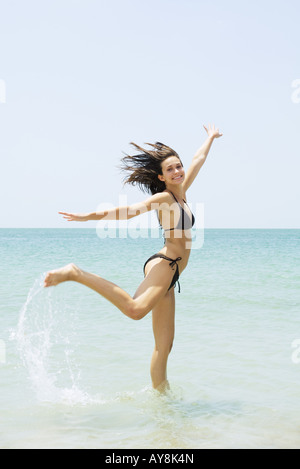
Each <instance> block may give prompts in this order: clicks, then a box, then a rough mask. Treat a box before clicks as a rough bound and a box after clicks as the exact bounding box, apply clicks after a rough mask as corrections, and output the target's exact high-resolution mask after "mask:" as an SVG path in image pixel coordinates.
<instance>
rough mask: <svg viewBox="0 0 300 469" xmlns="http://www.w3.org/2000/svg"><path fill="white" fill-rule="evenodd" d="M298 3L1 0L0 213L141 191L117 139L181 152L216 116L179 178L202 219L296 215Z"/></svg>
mask: <svg viewBox="0 0 300 469" xmlns="http://www.w3.org/2000/svg"><path fill="white" fill-rule="evenodd" d="M299 17H300V3H299V0H280V1H278V0H270V1H269V0H252V1H250V0H249V1H247V0H244V1H240V0H226V1H224V0H214V1H207V0H205V1H204V0H43V1H41V0H0V126H1V127H0V129H1V130H0V135H1V138H0V158H1V173H0V174H1V184H0V204H1V217H0V227H65V226H66V225H67V226H68V227H70V223H67V222H66V221H64V220H62V219H61V218H60V217H59V216H58V215H57V212H58V211H59V210H62V211H73V212H87V211H94V210H96V209H97V207H98V206H99V204H101V203H111V204H114V205H117V204H118V203H119V200H120V197H124V196H125V195H126V194H127V195H128V203H133V202H135V201H139V200H143V198H145V195H144V194H143V193H141V192H140V191H139V190H138V189H137V188H130V187H125V188H123V185H122V176H121V174H120V172H119V170H118V168H117V165H118V164H119V161H120V158H121V157H122V155H123V152H129V151H130V149H131V148H130V146H129V142H131V141H134V142H136V143H139V144H143V143H144V142H153V141H161V142H164V143H166V144H167V145H169V146H171V147H173V148H174V149H175V150H176V151H177V152H178V153H179V154H180V156H181V158H182V160H183V163H184V165H185V166H188V164H189V162H190V161H191V159H192V157H193V155H194V153H195V152H196V150H197V149H198V148H199V147H200V145H201V144H202V143H203V141H204V139H205V132H204V130H203V124H207V123H210V122H215V123H216V125H217V126H218V127H219V128H220V130H221V131H222V132H223V133H224V136H223V137H222V138H221V139H219V140H216V141H215V142H214V145H213V148H212V150H211V152H210V154H209V157H208V160H207V162H206V164H205V166H204V167H203V168H202V170H201V172H200V174H199V176H198V179H197V180H196V181H195V182H194V184H193V186H192V187H191V189H190V190H189V192H188V200H189V202H190V203H191V205H192V206H195V205H196V204H197V203H203V204H204V210H205V226H206V227H207V228H300V213H299V201H300V184H299V175H300V126H299V124H300V102H299V101H300V99H298V98H300V81H299V79H300V50H299V44H300V28H299ZM295 80H298V82H297V81H295ZM293 86H294V87H293ZM93 223H95V222H90V224H89V227H93V226H94V225H93ZM74 226H75V227H82V225H78V224H75V225H74Z"/></svg>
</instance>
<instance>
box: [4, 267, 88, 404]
mask: <svg viewBox="0 0 300 469" xmlns="http://www.w3.org/2000/svg"><path fill="white" fill-rule="evenodd" d="M44 277H45V275H44V274H43V275H42V276H41V277H40V278H38V279H37V280H36V281H35V282H34V285H33V286H32V288H31V289H30V291H29V293H28V296H27V299H26V302H25V304H24V305H23V307H22V309H21V311H20V316H19V321H18V325H17V328H16V331H15V332H14V334H13V337H12V338H13V339H15V340H16V342H17V348H18V351H19V354H20V357H21V360H22V362H23V365H24V367H25V368H26V371H27V373H28V378H29V381H30V384H31V387H32V389H33V391H34V392H35V394H36V396H37V399H38V400H39V401H41V402H53V403H67V404H70V405H72V404H78V403H80V404H86V403H88V402H90V401H91V398H90V396H89V395H88V394H87V393H86V392H84V391H82V390H81V389H80V387H79V380H80V372H79V370H78V369H77V366H76V361H75V360H73V350H72V339H74V334H75V331H74V328H72V322H73V321H72V315H74V310H73V309H71V308H70V307H69V308H68V306H67V305H66V304H65V303H66V302H63V301H61V299H60V298H59V297H58V296H57V295H56V294H55V293H54V289H50V288H47V289H45V288H44V287H43V280H44Z"/></svg>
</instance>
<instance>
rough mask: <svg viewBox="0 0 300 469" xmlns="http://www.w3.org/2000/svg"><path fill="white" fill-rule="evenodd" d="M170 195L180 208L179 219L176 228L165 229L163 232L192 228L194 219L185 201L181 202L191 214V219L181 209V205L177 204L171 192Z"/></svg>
mask: <svg viewBox="0 0 300 469" xmlns="http://www.w3.org/2000/svg"><path fill="white" fill-rule="evenodd" d="M170 192H171V191H170ZM171 194H172V196H173V197H174V199H175V200H176V202H177V203H178V205H179V207H180V218H179V220H178V223H177V226H174V228H165V229H164V231H172V230H182V231H184V230H190V229H191V228H192V226H194V224H195V217H194V215H193V213H192V212H191V210H190V208H189V206H188V204H187V203H186V201H185V200H184V199H183V202H184V203H185V205H186V206H187V207H188V209H189V211H190V213H191V214H192V219H191V217H190V215H189V214H188V213H187V212H186V211H185V209H184V208H183V207H182V205H181V204H180V203H179V202H178V200H177V199H176V197H175V195H174V194H173V192H171Z"/></svg>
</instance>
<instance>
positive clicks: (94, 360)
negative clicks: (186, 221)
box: [0, 229, 300, 449]
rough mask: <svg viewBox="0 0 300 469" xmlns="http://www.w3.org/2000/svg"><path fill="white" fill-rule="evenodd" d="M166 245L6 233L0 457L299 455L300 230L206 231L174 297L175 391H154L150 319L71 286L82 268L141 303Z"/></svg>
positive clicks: (82, 233) (1, 250)
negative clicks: (219, 451) (194, 451)
mask: <svg viewBox="0 0 300 469" xmlns="http://www.w3.org/2000/svg"><path fill="white" fill-rule="evenodd" d="M162 244H163V242H162V239H161V238H159V237H155V238H151V237H149V236H148V237H147V236H139V237H137V238H136V239H134V238H131V237H127V238H122V239H121V238H119V237H115V238H112V237H110V236H107V237H106V238H105V239H100V238H99V237H98V236H97V233H96V230H95V229H57V230H52V229H48V230H47V229H45V230H44V229H32V230H31V229H2V230H0V278H1V282H0V298H1V302H0V303H1V304H0V386H1V394H0V415H1V419H0V447H1V448H107V449H109V448H114V449H116V448H118V449H124V448H131V449H132V448H137V449H138V448H163V449H168V448H182V449H188V448H199V449H201V448H300V400H299V385H300V288H299V285H300V249H299V247H300V230H206V231H205V236H204V244H203V246H202V247H201V248H199V249H194V250H192V253H191V257H190V262H189V265H188V267H187V269H186V270H185V271H184V273H183V274H182V276H181V279H180V280H181V282H180V283H181V293H180V294H179V293H178V292H177V291H176V337H175V342H174V348H173V351H172V353H171V355H170V358H169V366H168V378H169V381H170V385H171V390H170V391H169V392H168V393H167V394H166V395H160V394H159V393H157V392H156V391H154V390H152V389H151V384H150V374H149V367H150V358H151V354H152V350H153V345H154V343H153V335H152V325H151V313H150V314H149V315H148V316H146V317H145V318H144V319H143V320H141V321H131V320H130V319H128V318H127V317H125V316H124V315H122V314H121V313H120V312H119V311H118V310H117V309H116V308H115V307H114V306H113V305H111V304H110V303H109V302H107V301H106V300H105V299H103V298H102V297H100V296H99V295H97V294H96V293H95V292H93V291H90V290H88V289H87V288H86V287H84V286H82V285H78V284H74V283H65V284H62V285H59V286H58V287H56V288H51V289H43V287H42V280H43V277H44V273H45V272H46V271H48V270H50V269H53V268H57V267H61V266H62V265H65V264H67V263H69V262H75V263H76V264H78V265H79V266H80V267H82V268H83V269H84V270H88V271H91V272H94V273H98V274H99V275H101V276H103V277H104V278H107V279H108V280H111V281H113V282H115V283H117V284H119V285H120V286H122V287H123V288H124V289H126V290H127V291H128V292H129V293H132V294H133V293H134V292H135V290H136V288H137V286H138V284H139V282H140V281H142V279H143V271H142V268H143V264H144V262H145V260H146V259H147V258H148V257H149V256H150V255H152V254H153V253H155V252H157V251H158V250H159V249H160V247H161V246H162Z"/></svg>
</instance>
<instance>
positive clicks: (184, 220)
mask: <svg viewBox="0 0 300 469" xmlns="http://www.w3.org/2000/svg"><path fill="white" fill-rule="evenodd" d="M170 192H171V191H170ZM171 194H172V196H173V197H174V199H175V201H176V202H177V204H178V205H179V207H180V218H179V221H178V223H177V226H174V228H168V229H164V231H173V230H181V231H184V230H189V229H191V228H192V226H194V223H195V217H194V215H193V213H192V212H191V213H192V220H191V219H190V217H189V215H188V213H187V212H186V211H185V210H184V208H183V207H182V205H181V204H180V203H179V202H178V200H177V199H176V197H175V195H174V194H173V192H171ZM183 202H184V203H185V205H187V203H186V201H185V200H184V199H183ZM187 206H188V205H187ZM160 226H161V224H160ZM161 227H162V226H161ZM165 241H166V240H165ZM157 258H161V259H165V260H166V261H168V262H169V265H170V267H171V268H172V270H174V267H175V265H176V270H175V273H174V276H173V279H172V281H171V284H170V286H169V289H168V291H169V290H171V288H173V287H174V286H175V284H176V282H177V284H178V292H179V293H180V283H179V268H178V264H177V262H178V261H181V259H182V258H181V257H177V258H176V259H171V258H170V257H167V256H165V255H164V254H154V255H153V256H151V257H149V259H148V260H147V261H146V262H145V265H144V274H145V268H146V265H147V264H148V262H150V261H151V260H152V259H157Z"/></svg>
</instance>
